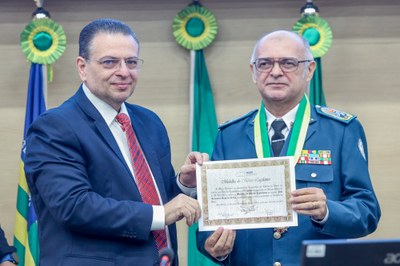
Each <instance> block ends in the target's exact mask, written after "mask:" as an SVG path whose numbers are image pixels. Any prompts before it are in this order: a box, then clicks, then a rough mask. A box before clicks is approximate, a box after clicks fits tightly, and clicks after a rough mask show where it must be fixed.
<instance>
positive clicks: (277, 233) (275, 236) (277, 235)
mask: <svg viewBox="0 0 400 266" xmlns="http://www.w3.org/2000/svg"><path fill="white" fill-rule="evenodd" d="M281 236H282V234H281V233H279V232H274V238H275V239H277V240H278V239H280V238H281ZM274 265H275V264H274Z"/></svg>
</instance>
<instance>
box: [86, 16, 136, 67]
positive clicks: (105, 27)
mask: <svg viewBox="0 0 400 266" xmlns="http://www.w3.org/2000/svg"><path fill="white" fill-rule="evenodd" d="M99 33H108V34H117V33H121V34H123V35H127V36H128V35H129V36H132V37H133V39H134V40H135V41H136V43H137V45H138V47H140V44H139V39H138V38H137V36H136V34H135V33H134V32H133V30H132V29H131V28H130V27H129V26H128V25H127V24H125V23H123V22H122V21H119V20H115V19H110V18H100V19H96V20H93V21H91V22H90V23H89V24H87V25H86V26H85V27H84V28H83V29H82V31H81V33H80V34H79V56H82V57H83V58H86V59H89V54H90V45H91V42H92V40H93V39H94V37H95V36H96V35H97V34H99Z"/></svg>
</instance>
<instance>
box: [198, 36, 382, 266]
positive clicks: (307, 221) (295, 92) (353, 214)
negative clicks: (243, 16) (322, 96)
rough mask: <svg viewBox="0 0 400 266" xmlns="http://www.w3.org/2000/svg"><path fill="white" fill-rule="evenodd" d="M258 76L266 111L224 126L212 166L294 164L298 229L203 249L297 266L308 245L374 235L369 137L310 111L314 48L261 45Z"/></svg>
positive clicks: (294, 41)
mask: <svg viewBox="0 0 400 266" xmlns="http://www.w3.org/2000/svg"><path fill="white" fill-rule="evenodd" d="M250 68H251V71H252V77H253V81H254V83H255V84H256V86H257V88H258V91H259V93H260V95H261V98H262V101H261V105H260V108H259V109H257V110H253V111H251V112H249V113H248V114H246V115H243V116H241V117H239V118H237V119H235V120H232V121H230V122H227V123H225V124H223V125H221V126H220V128H219V133H218V137H217V140H216V143H215V148H214V151H213V155H212V160H234V159H246V158H263V157H274V156H275V157H278V156H294V158H295V162H297V164H296V166H295V176H296V190H294V191H292V194H291V198H290V203H291V206H292V208H293V210H294V211H296V212H297V213H298V214H299V216H298V226H294V227H289V228H284V227H281V228H263V229H249V230H237V231H233V230H229V229H224V228H219V229H218V230H216V231H215V232H213V233H212V234H211V233H207V232H201V233H199V234H198V248H199V249H200V250H201V251H202V252H203V253H204V254H206V255H208V256H209V257H210V258H212V259H214V260H215V261H219V262H220V263H221V264H225V265H235V266H236V265H237V266H244V265H251V266H257V265H274V266H280V265H283V266H296V265H299V264H300V249H301V242H302V240H306V239H334V238H359V237H363V236H365V235H368V234H369V233H372V232H373V231H374V230H375V229H376V228H377V225H378V221H379V218H380V216H381V211H380V207H379V203H378V200H377V198H376V196H375V193H374V190H373V187H372V183H371V179H370V176H369V171H368V151H367V142H366V137H365V134H364V130H363V128H362V126H361V123H360V122H359V121H358V120H357V119H356V117H355V116H354V115H351V114H348V113H345V112H341V111H338V110H335V109H333V108H328V107H321V106H312V105H311V104H310V103H309V101H308V98H307V96H306V95H305V93H306V92H307V89H308V85H309V82H310V80H311V78H312V75H313V72H314V69H315V62H314V60H313V57H312V54H311V51H310V47H309V45H308V42H307V41H306V40H304V39H302V38H301V37H300V36H299V35H297V34H295V33H293V32H289V31H276V32H272V33H270V34H268V35H266V36H264V37H263V38H261V39H260V40H259V41H258V42H257V44H256V46H255V47H254V52H253V56H252V59H251V64H250ZM233 143H234V144H233Z"/></svg>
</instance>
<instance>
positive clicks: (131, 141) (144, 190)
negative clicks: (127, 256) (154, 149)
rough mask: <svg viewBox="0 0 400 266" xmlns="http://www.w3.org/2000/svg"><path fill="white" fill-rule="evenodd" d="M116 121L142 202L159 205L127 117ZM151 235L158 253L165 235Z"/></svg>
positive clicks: (120, 117)
mask: <svg viewBox="0 0 400 266" xmlns="http://www.w3.org/2000/svg"><path fill="white" fill-rule="evenodd" d="M116 119H117V121H118V122H119V123H120V124H121V128H122V130H123V131H124V132H125V134H126V138H127V139H128V145H129V152H130V154H131V158H132V167H133V172H134V174H135V180H136V184H137V186H138V188H139V192H140V195H141V196H142V200H143V202H144V203H148V204H151V205H160V199H159V198H158V195H157V191H156V186H155V184H154V181H153V178H152V176H151V173H150V169H149V166H148V165H147V162H146V160H145V158H144V154H143V152H142V149H141V148H140V146H139V142H138V140H137V138H136V135H135V133H134V132H133V128H132V125H131V122H130V120H129V118H128V116H127V115H126V114H123V113H121V114H118V115H117V116H116ZM152 233H153V235H154V239H155V240H156V243H157V249H158V251H160V250H162V249H163V248H165V247H166V246H167V234H166V232H165V230H158V231H152Z"/></svg>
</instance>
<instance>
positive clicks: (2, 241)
mask: <svg viewBox="0 0 400 266" xmlns="http://www.w3.org/2000/svg"><path fill="white" fill-rule="evenodd" d="M15 251H16V249H15V248H14V247H13V246H10V245H8V243H7V239H6V237H5V235H4V231H3V229H1V227H0V260H1V259H2V258H3V257H4V255H6V254H8V253H13V252H15Z"/></svg>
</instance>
